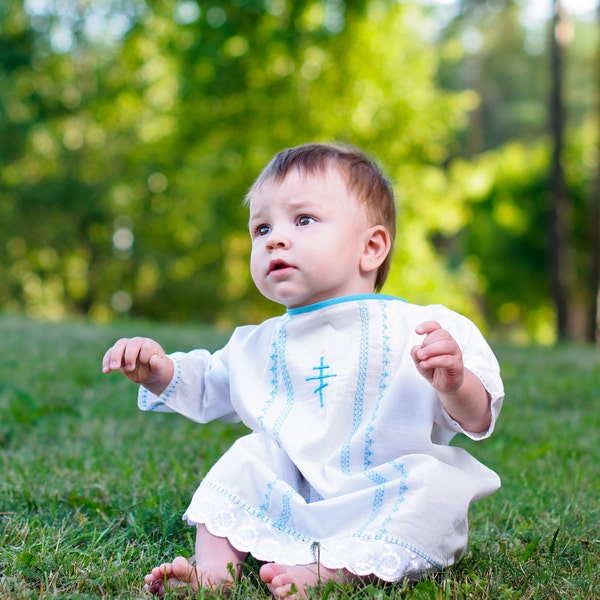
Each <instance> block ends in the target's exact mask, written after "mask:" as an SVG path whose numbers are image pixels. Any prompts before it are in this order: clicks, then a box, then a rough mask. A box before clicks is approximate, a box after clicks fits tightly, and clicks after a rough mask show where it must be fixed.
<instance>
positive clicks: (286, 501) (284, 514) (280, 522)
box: [273, 491, 292, 530]
mask: <svg viewBox="0 0 600 600" xmlns="http://www.w3.org/2000/svg"><path fill="white" fill-rule="evenodd" d="M291 497H292V492H290V491H287V492H286V493H285V494H284V495H283V498H282V499H281V503H282V505H283V506H282V508H281V514H280V515H279V518H278V519H277V521H275V522H274V523H273V527H275V528H276V529H279V530H282V529H285V524H286V523H287V522H288V521H289V519H290V515H291V514H292V509H291V508H290V499H291Z"/></svg>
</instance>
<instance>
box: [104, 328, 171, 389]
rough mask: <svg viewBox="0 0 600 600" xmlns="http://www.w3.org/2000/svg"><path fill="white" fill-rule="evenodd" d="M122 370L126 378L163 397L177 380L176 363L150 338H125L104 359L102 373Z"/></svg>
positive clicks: (108, 351)
mask: <svg viewBox="0 0 600 600" xmlns="http://www.w3.org/2000/svg"><path fill="white" fill-rule="evenodd" d="M111 371H121V373H123V375H125V377H127V378H128V379H130V380H131V381H133V382H134V383H139V384H141V385H143V386H144V387H145V388H146V389H147V390H149V391H150V392H152V393H153V394H156V395H157V396H159V395H160V394H161V393H162V392H163V391H164V389H165V388H166V387H167V386H168V385H169V383H170V381H171V379H172V378H173V373H174V367H173V361H172V360H171V359H170V358H169V357H168V356H167V355H166V354H165V351H164V350H163V349H162V346H161V345H160V344H159V343H158V342H155V341H154V340H152V339H150V338H142V337H134V338H122V339H120V340H119V341H117V342H116V343H115V345H114V346H113V347H112V348H109V349H108V350H107V351H106V354H105V355H104V358H103V359H102V372H103V373H110V372H111Z"/></svg>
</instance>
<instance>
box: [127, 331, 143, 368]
mask: <svg viewBox="0 0 600 600" xmlns="http://www.w3.org/2000/svg"><path fill="white" fill-rule="evenodd" d="M145 342H146V339H145V338H139V337H135V338H132V339H130V340H128V342H127V345H126V347H125V349H124V352H123V364H122V367H123V368H124V369H125V370H126V371H134V370H135V367H136V365H137V363H138V361H139V362H140V363H141V364H144V363H143V362H142V361H140V350H141V348H142V346H143V345H144V343H145Z"/></svg>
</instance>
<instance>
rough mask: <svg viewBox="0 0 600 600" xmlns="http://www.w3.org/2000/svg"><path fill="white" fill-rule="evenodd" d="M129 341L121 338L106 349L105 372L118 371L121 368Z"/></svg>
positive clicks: (103, 368)
mask: <svg viewBox="0 0 600 600" xmlns="http://www.w3.org/2000/svg"><path fill="white" fill-rule="evenodd" d="M127 341H128V340H127V339H126V338H121V339H120V340H118V341H116V342H115V344H114V345H113V346H112V347H111V348H109V349H108V350H107V351H106V353H105V354H104V357H103V359H102V371H103V372H104V373H109V372H110V371H116V370H118V369H120V368H121V365H122V363H123V352H124V350H125V347H126V346H127Z"/></svg>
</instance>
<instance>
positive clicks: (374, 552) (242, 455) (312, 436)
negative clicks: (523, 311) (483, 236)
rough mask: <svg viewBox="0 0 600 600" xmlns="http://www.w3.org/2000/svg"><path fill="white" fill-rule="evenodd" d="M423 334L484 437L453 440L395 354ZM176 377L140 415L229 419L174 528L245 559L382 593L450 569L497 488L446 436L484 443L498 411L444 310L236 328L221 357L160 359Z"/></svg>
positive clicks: (483, 371) (325, 311)
mask: <svg viewBox="0 0 600 600" xmlns="http://www.w3.org/2000/svg"><path fill="white" fill-rule="evenodd" d="M427 320H435V321H438V322H439V323H440V324H441V325H442V327H443V328H445V329H446V330H447V331H449V332H450V333H451V335H452V336H453V337H454V338H455V339H456V341H457V342H458V344H459V346H460V347H461V349H462V352H463V361H464V364H465V366H466V367H467V368H468V369H470V370H471V371H473V372H474V373H475V374H476V375H477V376H478V377H479V378H480V380H481V381H482V382H483V385H484V386H485V388H486V389H487V391H488V393H489V395H490V397H491V407H492V424H491V426H490V428H489V430H488V431H486V432H484V433H482V434H472V433H469V432H467V431H463V430H462V428H461V427H460V425H459V424H458V423H457V422H455V421H454V420H453V419H452V418H451V417H450V416H449V415H448V413H447V412H446V411H445V410H444V408H443V407H442V405H441V402H440V400H439V398H438V396H437V394H436V392H435V390H434V389H433V388H432V387H431V385H430V384H429V383H428V382H427V380H425V379H424V378H423V377H422V376H421V375H420V374H419V373H418V372H417V370H416V367H415V366H414V363H413V360H412V358H411V356H410V350H411V348H412V347H413V346H414V345H416V344H419V343H420V341H421V340H422V338H423V336H418V335H417V334H416V333H415V332H414V329H415V327H416V326H417V325H418V324H420V323H422V322H423V321H427ZM170 356H171V358H172V359H173V361H174V364H175V374H174V377H173V380H172V382H171V383H170V385H169V386H168V387H167V388H166V390H165V391H164V392H163V393H162V394H161V396H159V397H157V396H155V395H153V394H151V393H150V392H148V391H147V390H145V389H144V388H140V393H139V397H138V403H139V406H140V408H141V409H142V410H155V411H175V412H179V413H181V414H183V415H185V416H186V417H188V418H190V419H192V420H194V421H198V422H201V423H206V422H209V421H211V420H213V419H223V420H226V421H239V420H241V421H243V422H244V423H245V424H246V425H247V426H248V427H249V428H251V430H252V433H250V434H248V435H246V436H244V437H242V438H241V439H239V440H238V441H237V442H235V443H234V445H233V446H232V447H231V448H230V449H229V450H228V451H227V452H226V453H225V454H224V455H223V457H222V458H221V459H220V460H219V461H218V462H217V463H216V464H215V466H214V467H213V468H212V469H211V470H210V471H209V473H208V474H207V475H206V477H205V478H204V480H203V481H202V482H201V484H200V486H199V488H198V489H197V491H196V493H195V494H194V496H193V499H192V501H191V503H190V506H189V507H188V509H187V511H186V513H185V515H184V519H186V520H187V521H188V523H190V524H199V523H204V524H205V525H206V527H207V528H208V530H209V531H210V532H211V533H213V534H214V535H216V536H220V537H227V538H228V539H229V541H230V543H231V544H232V545H233V546H234V547H236V548H237V549H238V550H241V551H248V552H250V553H251V554H252V555H253V556H254V557H255V558H257V559H258V560H264V561H275V562H278V563H280V564H309V563H315V562H320V564H321V565H323V566H325V567H328V568H332V569H341V568H346V569H348V570H349V571H351V572H353V573H356V574H358V575H367V574H374V575H376V576H377V577H379V578H381V579H383V580H386V581H397V580H399V579H401V578H404V577H410V576H415V575H417V574H418V573H419V572H422V571H426V570H430V569H439V568H442V567H446V566H449V565H451V564H453V563H454V562H455V561H456V560H458V559H459V558H460V556H461V555H462V553H463V552H464V550H465V547H466V544H467V512H468V509H469V505H470V503H471V502H472V501H473V500H476V499H479V498H481V497H483V496H486V495H488V494H490V493H492V492H494V491H495V490H496V489H497V488H499V486H500V480H499V478H498V476H497V475H496V474H495V473H494V472H493V471H491V470H490V469H488V468H487V467H485V466H484V465H482V464H481V463H479V462H478V461H477V460H476V459H475V458H473V457H472V456H471V455H470V454H469V453H467V452H466V451H465V450H463V449H461V448H457V447H450V446H448V443H449V441H450V440H451V438H452V437H453V436H454V434H455V433H456V432H462V433H465V434H466V435H468V436H469V437H471V438H473V439H480V438H485V437H487V436H489V435H490V434H491V432H492V430H493V428H494V423H495V421H496V417H497V415H498V413H499V411H500V408H501V404H502V400H503V388H502V381H501V379H500V375H499V367H498V363H497V361H496V358H495V357H494V355H493V353H492V351H491V349H490V348H489V346H488V344H487V343H486V342H485V340H484V339H483V336H482V335H481V333H480V332H479V330H478V329H477V328H476V326H475V325H474V324H473V323H472V322H470V321H469V320H468V319H466V318H465V317H463V316H461V315H459V314H457V313H455V312H452V311H450V310H449V309H447V308H444V307H443V306H439V305H434V306H417V305H413V304H409V303H407V302H405V301H403V300H400V299H398V298H394V297H390V296H383V295H378V294H372V295H371V294H370V295H361V296H348V297H342V298H337V299H334V300H329V301H325V302H321V303H319V304H314V305H312V306H308V307H304V308H299V309H289V310H288V311H287V313H286V314H284V315H283V316H281V317H277V318H273V319H269V320H267V321H265V322H264V323H262V324H260V325H257V326H245V327H240V328H238V329H236V330H235V331H234V333H233V335H232V337H231V339H230V340H229V342H228V343H227V345H226V346H225V347H224V348H223V349H222V350H219V351H217V352H215V353H214V354H211V353H209V352H208V351H206V350H194V351H192V352H190V353H175V354H172V355H170Z"/></svg>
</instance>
